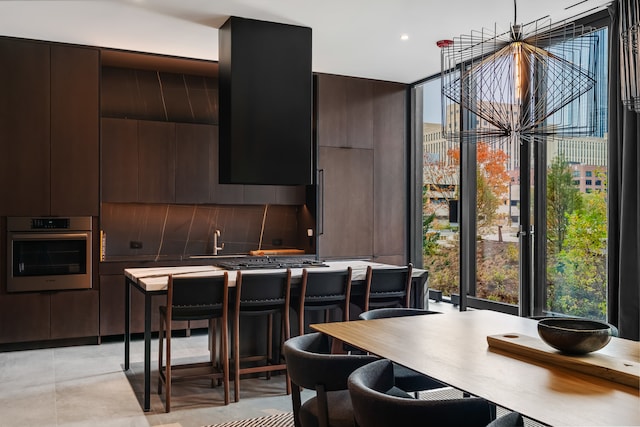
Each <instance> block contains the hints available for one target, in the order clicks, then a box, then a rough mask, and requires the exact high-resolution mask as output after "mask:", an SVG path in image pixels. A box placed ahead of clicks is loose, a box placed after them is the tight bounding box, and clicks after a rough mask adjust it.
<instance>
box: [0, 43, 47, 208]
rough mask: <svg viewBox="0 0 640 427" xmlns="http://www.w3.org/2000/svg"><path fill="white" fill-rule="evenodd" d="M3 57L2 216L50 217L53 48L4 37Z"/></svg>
mask: <svg viewBox="0 0 640 427" xmlns="http://www.w3.org/2000/svg"><path fill="white" fill-rule="evenodd" d="M0 58H2V65H1V66H0V149H1V152H2V155H0V182H2V183H3V184H2V185H0V214H2V215H48V214H49V207H50V205H49V201H50V187H49V175H50V174H49V167H50V162H49V137H50V114H49V111H50V110H49V109H50V77H49V70H50V60H49V46H48V45H47V44H44V43H37V42H28V41H21V40H11V39H3V38H0Z"/></svg>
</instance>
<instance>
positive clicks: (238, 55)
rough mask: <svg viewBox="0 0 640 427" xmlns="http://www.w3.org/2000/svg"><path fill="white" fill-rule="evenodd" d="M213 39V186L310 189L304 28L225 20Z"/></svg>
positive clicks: (308, 36)
mask: <svg viewBox="0 0 640 427" xmlns="http://www.w3.org/2000/svg"><path fill="white" fill-rule="evenodd" d="M218 40H219V96H220V98H219V99H220V107H219V108H220V127H219V130H220V149H219V162H220V163H219V170H220V176H219V179H220V183H223V184H267V185H306V184H311V183H312V170H313V168H312V165H313V158H312V96H313V86H312V72H311V28H308V27H299V26H293V25H286V24H278V23H273V22H265V21H257V20H252V19H245V18H238V17H234V16H232V17H231V18H229V19H228V20H227V22H225V24H224V25H223V26H222V27H221V28H220V31H219V33H218Z"/></svg>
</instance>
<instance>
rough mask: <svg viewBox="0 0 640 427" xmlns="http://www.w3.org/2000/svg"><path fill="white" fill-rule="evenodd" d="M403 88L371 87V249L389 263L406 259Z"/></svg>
mask: <svg viewBox="0 0 640 427" xmlns="http://www.w3.org/2000/svg"><path fill="white" fill-rule="evenodd" d="M406 91H407V89H406V85H402V84H398V83H389V82H379V83H377V84H376V85H375V87H374V102H373V111H374V120H373V123H374V132H373V135H374V138H373V141H374V150H375V155H374V164H373V178H374V181H373V188H374V199H375V201H374V205H373V206H374V211H373V248H374V252H373V253H374V257H375V258H376V260H377V261H380V262H386V263H390V264H402V263H404V262H406V256H405V253H406V250H407V249H406V248H407V240H406V234H407V233H406V230H407V226H408V225H407V214H406V212H407V209H408V207H407V203H408V197H407V193H408V190H407V185H408V183H407V173H406V170H407V149H406V144H405V140H406V136H405V135H406V124H405V123H406V107H405V105H406V101H405V100H406ZM390 230H393V232H390Z"/></svg>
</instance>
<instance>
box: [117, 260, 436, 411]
mask: <svg viewBox="0 0 640 427" xmlns="http://www.w3.org/2000/svg"><path fill="white" fill-rule="evenodd" d="M323 265H324V266H323V267H317V268H322V269H323V270H325V271H329V270H342V269H346V268H347V267H351V268H352V282H353V288H352V289H353V291H352V295H354V294H358V292H361V291H362V289H361V288H362V287H363V286H360V285H362V283H363V282H364V280H365V276H366V271H367V267H369V266H371V267H372V268H391V267H398V266H394V265H390V264H384V263H379V262H374V261H368V260H333V261H325V262H324V263H323ZM238 271H241V272H242V274H243V275H245V274H262V273H273V272H276V271H283V269H280V268H274V269H260V270H227V269H225V268H221V267H219V266H216V265H188V266H169V267H140V268H126V269H124V278H125V302H124V305H125V309H124V370H125V371H126V370H129V368H130V359H131V335H132V334H131V290H132V289H135V290H137V291H139V292H141V293H142V294H143V295H144V333H143V338H144V361H143V364H144V394H143V402H142V407H143V410H144V411H145V412H147V411H149V410H150V408H151V334H152V324H151V309H152V298H155V297H157V296H163V295H166V293H167V285H168V281H169V275H174V276H175V275H180V276H182V277H213V276H219V275H223V274H224V273H225V272H227V273H228V275H229V292H234V289H235V282H236V274H237V272H238ZM302 271H303V268H291V283H292V285H291V286H292V290H291V292H292V294H295V292H296V290H297V286H298V284H299V283H300V280H301V278H302ZM427 277H428V272H427V271H426V270H422V269H417V268H414V269H413V272H412V290H411V293H412V296H411V300H412V304H413V305H414V306H415V307H418V308H426V304H427V303H428V301H427V300H425V293H426V281H427Z"/></svg>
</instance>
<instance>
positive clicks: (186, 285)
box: [158, 272, 229, 412]
mask: <svg viewBox="0 0 640 427" xmlns="http://www.w3.org/2000/svg"><path fill="white" fill-rule="evenodd" d="M228 287H229V276H228V273H226V272H225V273H224V275H221V276H216V277H174V276H169V282H168V287H167V304H166V305H163V306H160V308H159V311H160V328H159V334H158V337H159V339H158V341H159V351H158V353H159V358H158V373H159V379H158V394H162V386H163V385H165V389H166V390H165V410H166V412H170V411H171V388H172V387H171V385H172V383H173V382H177V381H184V380H191V379H196V378H210V379H211V381H212V386H213V384H214V380H215V379H218V380H222V383H223V385H224V403H225V405H227V404H228V403H229V356H228V348H227V346H228V339H227V321H228V307H229V303H228V298H229V297H228V295H229V292H228ZM205 319H207V320H209V336H210V340H209V343H210V349H209V352H210V357H209V360H208V361H206V362H192V363H183V364H179V365H178V364H176V363H175V362H176V361H175V360H173V359H172V354H171V330H172V324H173V322H176V321H185V320H205ZM217 319H219V320H220V323H221V325H220V353H219V354H216V350H215V349H216V346H215V342H216V336H215V334H216V324H215V321H216V320H217ZM163 342H166V348H165V346H164V345H163ZM165 350H166V356H165V358H166V363H165V364H164V365H163V352H164V351H165ZM216 359H217V360H216Z"/></svg>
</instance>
